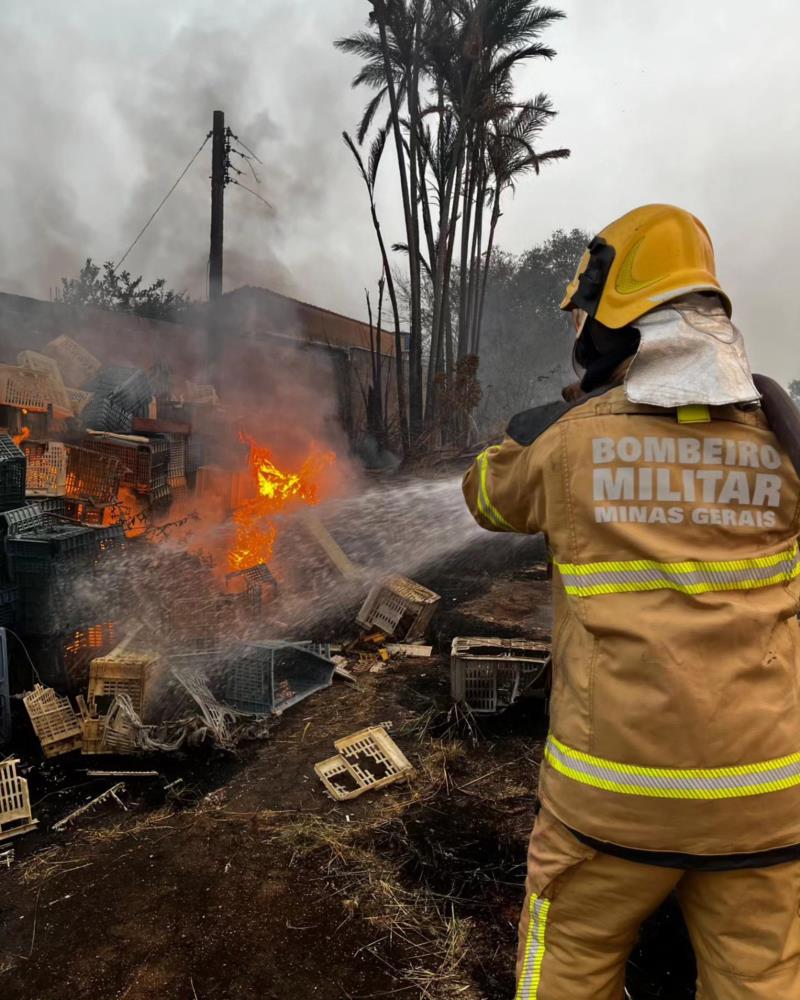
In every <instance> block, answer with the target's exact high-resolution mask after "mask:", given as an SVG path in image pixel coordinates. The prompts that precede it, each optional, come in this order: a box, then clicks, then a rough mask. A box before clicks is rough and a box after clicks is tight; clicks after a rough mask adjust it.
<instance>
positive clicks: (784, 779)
mask: <svg viewBox="0 0 800 1000" xmlns="http://www.w3.org/2000/svg"><path fill="white" fill-rule="evenodd" d="M545 758H546V760H547V762H548V763H549V764H550V765H551V766H552V767H553V768H554V769H555V770H556V771H559V772H560V773H561V774H564V775H565V776H567V777H569V778H572V779H573V780H574V781H578V782H580V783H581V784H585V785H591V786H592V787H594V788H602V789H604V790H605V791H609V792H617V793H620V794H623V795H647V796H650V797H654V798H670V799H722V798H738V797H740V796H748V795H764V794H766V793H767V792H776V791H780V790H781V789H784V788H792V787H795V786H798V785H800V753H795V754H790V755H788V756H786V757H779V758H776V759H774V760H767V761H761V762H758V763H755V764H742V765H738V766H733V767H719V768H661V767H640V766H638V765H633V764H620V763H617V762H616V761H611V760H605V759H603V758H602V757H594V756H592V755H590V754H587V753H583V752H582V751H580V750H573V749H572V748H571V747H568V746H567V745H566V744H564V743H561V742H560V741H559V740H557V739H556V738H555V737H554V736H552V735H551V736H550V737H548V740H547V745H546V746H545Z"/></svg>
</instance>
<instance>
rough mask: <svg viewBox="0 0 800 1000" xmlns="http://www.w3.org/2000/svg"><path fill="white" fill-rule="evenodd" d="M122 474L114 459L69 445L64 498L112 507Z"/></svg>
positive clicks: (121, 468) (117, 461)
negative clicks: (110, 505)
mask: <svg viewBox="0 0 800 1000" xmlns="http://www.w3.org/2000/svg"><path fill="white" fill-rule="evenodd" d="M123 472H124V467H123V465H122V462H120V461H119V459H118V458H115V457H114V456H113V455H102V454H100V453H99V452H97V451H93V450H92V449H90V448H77V447H75V446H73V445H70V446H69V447H68V448H67V482H66V491H65V496H67V497H68V498H69V499H70V500H84V501H87V502H88V503H91V504H111V503H115V502H116V500H117V497H118V495H119V485H120V481H121V479H122V474H123Z"/></svg>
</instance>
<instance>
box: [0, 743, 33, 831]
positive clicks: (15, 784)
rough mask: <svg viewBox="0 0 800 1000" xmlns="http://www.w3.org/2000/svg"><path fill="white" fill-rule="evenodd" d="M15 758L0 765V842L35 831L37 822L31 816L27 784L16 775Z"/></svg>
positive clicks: (16, 761)
mask: <svg viewBox="0 0 800 1000" xmlns="http://www.w3.org/2000/svg"><path fill="white" fill-rule="evenodd" d="M17 764H19V760H17V758H16V757H10V758H9V759H8V760H4V761H3V762H2V763H0V840H8V839H9V837H16V836H18V835H19V834H20V833H28V832H29V831H30V830H35V829H36V827H37V826H38V824H39V821H38V820H36V819H34V818H33V816H32V815H31V800H30V797H29V796H28V782H27V781H26V780H25V779H24V778H21V777H19V775H18V774H17Z"/></svg>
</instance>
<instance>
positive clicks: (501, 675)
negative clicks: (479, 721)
mask: <svg viewBox="0 0 800 1000" xmlns="http://www.w3.org/2000/svg"><path fill="white" fill-rule="evenodd" d="M549 666H550V645H549V643H545V642H535V641H532V640H528V639H484V638H474V639H467V638H455V639H453V645H452V648H451V653H450V693H451V695H452V698H453V701H456V702H460V703H461V704H464V705H466V706H467V707H468V708H469V709H470V710H471V711H472V712H474V713H475V714H476V715H493V714H495V713H497V712H502V711H503V710H504V709H506V708H508V707H509V706H510V705H513V703H514V702H515V701H517V699H518V698H520V697H521V696H522V695H524V694H538V695H540V696H543V695H544V693H545V689H546V685H547V680H548V668H549Z"/></svg>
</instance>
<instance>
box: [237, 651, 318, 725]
mask: <svg viewBox="0 0 800 1000" xmlns="http://www.w3.org/2000/svg"><path fill="white" fill-rule="evenodd" d="M333 671H334V664H333V662H332V661H331V660H329V659H327V658H326V657H324V656H320V655H319V654H318V653H315V652H313V651H312V650H311V649H309V648H308V647H307V646H299V645H294V644H293V643H289V642H278V641H275V642H245V643H241V644H240V645H239V646H238V648H236V649H235V650H234V651H233V652H232V654H231V655H230V657H229V659H228V660H227V662H226V663H225V680H226V688H225V700H226V701H227V702H228V704H229V705H231V706H232V707H233V708H236V709H238V710H239V711H240V712H247V713H248V714H253V715H269V714H280V713H281V712H283V711H284V710H285V709H287V708H289V706H290V705H294V704H296V703H297V702H298V701H302V699H303V698H307V697H308V696H309V695H310V694H313V693H314V692H315V691H320V690H321V689H322V688H326V687H330V685H331V683H332V681H333Z"/></svg>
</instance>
